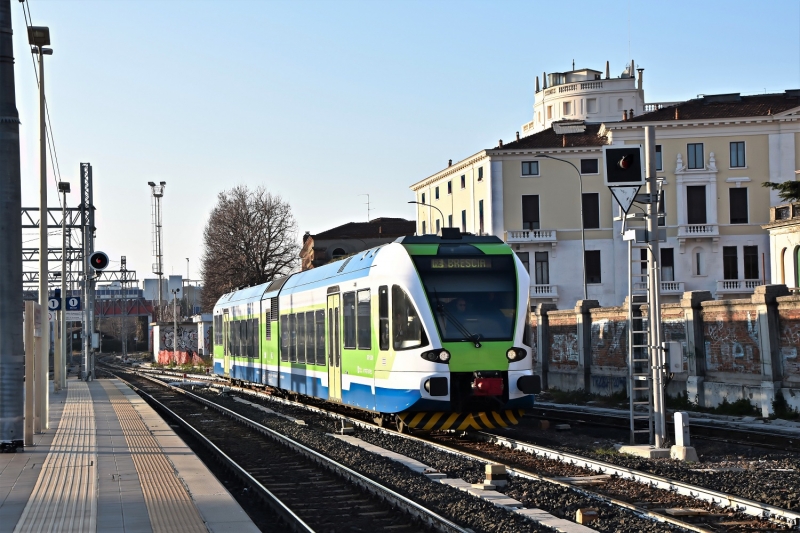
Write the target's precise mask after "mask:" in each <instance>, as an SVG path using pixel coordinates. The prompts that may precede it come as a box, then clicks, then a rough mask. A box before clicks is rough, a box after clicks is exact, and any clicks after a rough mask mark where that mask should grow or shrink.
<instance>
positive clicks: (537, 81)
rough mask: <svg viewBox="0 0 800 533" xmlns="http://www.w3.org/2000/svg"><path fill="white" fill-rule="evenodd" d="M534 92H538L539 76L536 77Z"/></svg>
mask: <svg viewBox="0 0 800 533" xmlns="http://www.w3.org/2000/svg"><path fill="white" fill-rule="evenodd" d="M536 92H537V93H538V92H539V76H536Z"/></svg>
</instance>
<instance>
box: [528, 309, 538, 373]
mask: <svg viewBox="0 0 800 533" xmlns="http://www.w3.org/2000/svg"><path fill="white" fill-rule="evenodd" d="M530 324H531V338H530V343H531V344H530V346H531V356H532V357H533V364H534V365H535V364H536V363H538V362H539V351H538V347H539V339H538V338H537V337H536V335H538V333H539V332H538V331H537V328H536V316H533V319H532V320H531V321H530Z"/></svg>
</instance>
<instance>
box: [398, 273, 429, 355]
mask: <svg viewBox="0 0 800 533" xmlns="http://www.w3.org/2000/svg"><path fill="white" fill-rule="evenodd" d="M392 321H393V323H392V328H393V332H392V342H393V345H394V349H395V350H409V349H411V348H419V347H421V346H425V345H426V344H428V337H427V336H426V335H425V330H424V329H423V327H422V322H421V321H420V319H419V315H418V314H417V310H416V309H414V304H413V303H412V302H411V298H409V297H408V295H407V294H406V292H405V291H404V290H403V289H402V288H400V287H399V286H397V285H392Z"/></svg>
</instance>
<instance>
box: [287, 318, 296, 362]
mask: <svg viewBox="0 0 800 533" xmlns="http://www.w3.org/2000/svg"><path fill="white" fill-rule="evenodd" d="M289 362H291V363H296V362H297V315H295V314H291V315H289Z"/></svg>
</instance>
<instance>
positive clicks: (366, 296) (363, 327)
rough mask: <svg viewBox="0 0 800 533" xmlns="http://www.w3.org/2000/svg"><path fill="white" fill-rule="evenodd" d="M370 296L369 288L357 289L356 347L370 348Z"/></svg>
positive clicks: (361, 348)
mask: <svg viewBox="0 0 800 533" xmlns="http://www.w3.org/2000/svg"><path fill="white" fill-rule="evenodd" d="M371 300H372V296H371V294H370V290H369V289H366V290H362V291H358V321H357V329H358V349H359V350H369V349H371V348H372V327H371V326H372V320H371V318H372V309H371Z"/></svg>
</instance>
